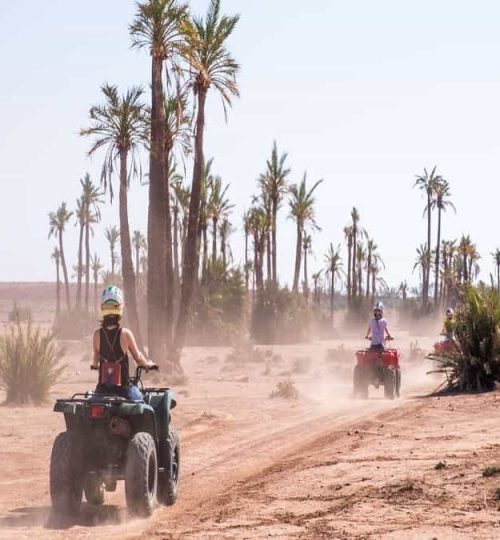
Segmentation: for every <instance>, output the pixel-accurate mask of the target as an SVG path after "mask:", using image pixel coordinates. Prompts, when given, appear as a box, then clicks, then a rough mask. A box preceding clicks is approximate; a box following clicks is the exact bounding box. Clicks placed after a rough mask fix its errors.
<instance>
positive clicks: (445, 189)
mask: <svg viewBox="0 0 500 540" xmlns="http://www.w3.org/2000/svg"><path fill="white" fill-rule="evenodd" d="M450 197H451V190H450V184H449V183H448V182H447V181H446V180H444V179H443V178H441V179H439V180H436V181H435V182H434V198H433V199H432V203H431V206H432V208H433V209H436V208H437V211H438V229H437V244H436V260H435V262H434V305H435V306H437V303H438V296H439V272H440V268H441V267H440V255H441V249H440V248H441V215H442V213H443V212H445V211H446V209H447V208H452V209H453V210H454V211H455V213H456V208H455V205H454V204H453V203H452V202H451V201H450V199H449V198H450Z"/></svg>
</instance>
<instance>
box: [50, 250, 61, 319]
mask: <svg viewBox="0 0 500 540" xmlns="http://www.w3.org/2000/svg"><path fill="white" fill-rule="evenodd" d="M51 258H52V259H53V260H54V262H55V264H56V318H55V321H56V323H57V321H59V315H60V314H61V277H60V271H59V267H60V264H61V253H60V252H59V250H58V249H57V248H56V247H55V248H54V251H53V252H52V255H51Z"/></svg>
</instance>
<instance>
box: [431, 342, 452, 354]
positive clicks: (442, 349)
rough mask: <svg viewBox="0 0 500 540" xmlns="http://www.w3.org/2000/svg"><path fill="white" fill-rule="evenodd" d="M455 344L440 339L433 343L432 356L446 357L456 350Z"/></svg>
mask: <svg viewBox="0 0 500 540" xmlns="http://www.w3.org/2000/svg"><path fill="white" fill-rule="evenodd" d="M456 348H457V347H456V345H455V342H454V341H453V340H452V339H442V340H441V341H438V342H436V343H434V354H438V355H446V354H450V353H452V352H453V351H455V350H456Z"/></svg>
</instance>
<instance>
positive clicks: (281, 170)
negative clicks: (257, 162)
mask: <svg viewBox="0 0 500 540" xmlns="http://www.w3.org/2000/svg"><path fill="white" fill-rule="evenodd" d="M287 157H288V154H287V153H283V154H281V156H280V155H279V153H278V147H277V145H276V141H274V144H273V149H272V152H271V158H270V159H268V160H267V162H266V172H265V173H264V174H263V175H261V177H260V179H259V181H260V182H261V184H262V189H263V190H264V191H266V192H267V194H268V196H269V199H270V201H271V219H272V221H271V249H270V252H271V254H272V272H271V277H272V281H273V282H274V283H277V281H278V272H277V249H276V227H277V225H276V222H277V218H278V209H279V207H280V203H281V200H282V199H283V196H284V195H285V193H286V190H287V184H286V178H287V176H288V175H289V174H290V171H291V169H290V168H289V167H286V166H285V162H286V159H287Z"/></svg>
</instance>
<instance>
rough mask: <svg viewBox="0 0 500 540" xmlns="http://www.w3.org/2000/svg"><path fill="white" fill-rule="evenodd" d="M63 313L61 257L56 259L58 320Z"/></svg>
mask: <svg viewBox="0 0 500 540" xmlns="http://www.w3.org/2000/svg"><path fill="white" fill-rule="evenodd" d="M60 314H61V277H60V272H59V258H57V259H56V322H58V321H59V316H60Z"/></svg>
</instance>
